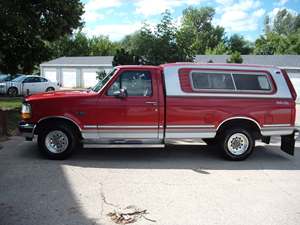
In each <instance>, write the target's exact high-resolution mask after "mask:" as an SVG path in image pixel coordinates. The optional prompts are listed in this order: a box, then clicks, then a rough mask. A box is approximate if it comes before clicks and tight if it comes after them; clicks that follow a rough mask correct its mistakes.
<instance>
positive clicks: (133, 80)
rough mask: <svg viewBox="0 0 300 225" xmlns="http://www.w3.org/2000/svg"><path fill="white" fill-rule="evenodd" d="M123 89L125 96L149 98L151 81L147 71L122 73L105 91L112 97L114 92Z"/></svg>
mask: <svg viewBox="0 0 300 225" xmlns="http://www.w3.org/2000/svg"><path fill="white" fill-rule="evenodd" d="M120 89H125V90H126V91H127V96H145V97H146V96H151V95H152V80H151V74H150V72H149V71H124V72H123V73H122V74H121V75H120V76H119V78H118V79H117V80H116V81H115V82H114V83H113V84H112V86H111V87H110V88H109V90H108V91H107V95H108V96H113V95H114V92H115V91H118V90H120Z"/></svg>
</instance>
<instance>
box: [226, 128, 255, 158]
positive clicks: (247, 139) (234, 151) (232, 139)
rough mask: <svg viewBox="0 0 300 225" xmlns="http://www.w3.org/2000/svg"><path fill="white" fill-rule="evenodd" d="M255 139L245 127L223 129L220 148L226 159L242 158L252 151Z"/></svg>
mask: <svg viewBox="0 0 300 225" xmlns="http://www.w3.org/2000/svg"><path fill="white" fill-rule="evenodd" d="M254 146H255V139H254V137H253V135H252V134H251V133H250V132H249V131H248V130H246V129H243V128H235V129H229V130H226V131H225V134H224V135H223V137H222V138H221V148H222V150H223V153H224V155H225V157H226V158H227V159H230V160H235V161H239V160H244V159H246V158H248V157H249V156H250V155H251V153H252V152H253V149H254Z"/></svg>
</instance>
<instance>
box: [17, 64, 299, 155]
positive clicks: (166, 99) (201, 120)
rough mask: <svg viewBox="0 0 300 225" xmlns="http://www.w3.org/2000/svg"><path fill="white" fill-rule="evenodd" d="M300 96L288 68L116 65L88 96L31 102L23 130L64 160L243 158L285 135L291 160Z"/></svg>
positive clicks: (58, 96) (284, 144)
mask: <svg viewBox="0 0 300 225" xmlns="http://www.w3.org/2000/svg"><path fill="white" fill-rule="evenodd" d="M296 97H297V95H296V92H295V90H294V88H293V85H292V83H291V81H290V80H289V77H288V75H287V73H286V71H285V70H282V69H279V68H277V67H272V66H255V65H235V64H211V63H210V64H166V65H162V66H119V67H116V69H115V70H113V71H112V72H111V73H110V74H109V75H108V76H107V77H105V78H104V79H103V80H102V81H101V82H99V83H98V84H97V85H96V86H95V87H94V88H92V89H91V90H90V91H64V92H53V93H51V94H37V95H31V96H29V97H26V99H25V102H24V104H23V107H22V121H21V122H20V124H19V129H20V131H21V132H22V133H23V134H24V136H25V137H26V138H27V140H32V139H33V138H34V136H35V135H36V136H37V138H38V145H39V149H40V150H41V151H42V152H43V153H44V154H45V155H46V156H47V157H49V158H51V159H64V158H66V157H68V156H69V155H70V154H71V153H72V152H73V151H74V150H75V149H76V148H77V147H78V146H81V144H82V145H83V147H85V148H98V147H99V148H122V147H124V148H129V147H130V148H147V147H150V148H153V147H164V146H165V145H167V144H186V143H189V144H190V143H199V142H200V141H201V139H202V140H203V141H204V142H206V143H207V144H208V145H218V146H219V149H221V150H222V152H223V154H224V155H225V156H226V157H227V158H229V159H231V160H243V159H246V158H247V157H248V156H249V155H250V154H251V153H252V151H253V148H254V146H255V141H256V140H258V139H261V140H262V141H263V142H265V143H267V144H268V143H269V142H270V138H271V136H273V135H280V136H281V149H282V150H283V151H284V152H286V153H288V154H291V155H293V154H294V145H295V136H296V135H297V134H298V131H297V130H296V129H295V100H296Z"/></svg>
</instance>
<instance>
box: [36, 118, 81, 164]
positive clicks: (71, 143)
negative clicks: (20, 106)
mask: <svg viewBox="0 0 300 225" xmlns="http://www.w3.org/2000/svg"><path fill="white" fill-rule="evenodd" d="M48 125H49V126H47V125H45V126H44V127H43V128H42V129H40V133H39V134H38V145H39V150H40V151H41V152H42V154H43V155H45V156H46V157H47V158H49V159H55V160H63V159H66V158H68V157H70V155H71V154H72V153H73V152H74V151H75V149H76V148H77V146H79V138H78V135H77V133H76V132H75V130H74V129H73V128H72V127H70V126H68V125H67V124H52V125H51V124H48ZM50 132H52V133H53V132H62V133H63V134H64V135H65V136H66V137H67V139H68V141H67V142H68V144H67V147H66V149H65V150H64V151H62V152H59V153H58V152H56V153H54V152H53V151H51V150H50V149H48V147H47V144H46V138H47V135H48V134H50Z"/></svg>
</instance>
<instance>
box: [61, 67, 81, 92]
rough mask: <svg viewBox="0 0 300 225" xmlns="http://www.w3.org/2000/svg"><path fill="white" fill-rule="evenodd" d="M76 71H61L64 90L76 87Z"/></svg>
mask: <svg viewBox="0 0 300 225" xmlns="http://www.w3.org/2000/svg"><path fill="white" fill-rule="evenodd" d="M76 80H77V79H76V70H63V71H62V86H63V87H66V88H74V87H76V86H77V85H76V83H77V82H76Z"/></svg>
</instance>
